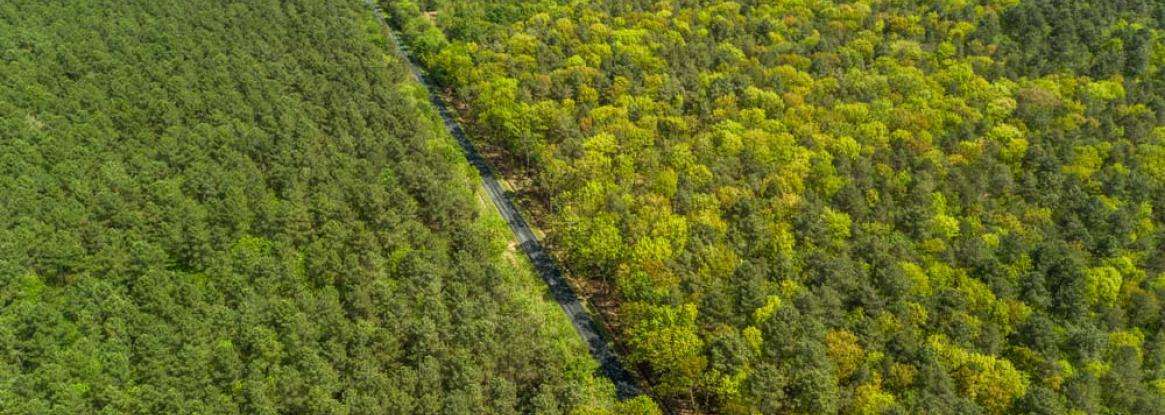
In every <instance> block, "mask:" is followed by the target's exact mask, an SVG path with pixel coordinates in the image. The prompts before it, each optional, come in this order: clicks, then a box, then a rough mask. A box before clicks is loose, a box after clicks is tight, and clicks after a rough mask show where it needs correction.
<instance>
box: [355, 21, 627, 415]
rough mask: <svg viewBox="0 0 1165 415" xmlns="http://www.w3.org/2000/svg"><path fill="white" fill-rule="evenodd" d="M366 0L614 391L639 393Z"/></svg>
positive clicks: (402, 47)
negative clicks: (425, 90)
mask: <svg viewBox="0 0 1165 415" xmlns="http://www.w3.org/2000/svg"><path fill="white" fill-rule="evenodd" d="M365 3H367V4H368V5H369V6H370V7H372V10H373V12H375V13H376V18H377V20H380V22H381V23H383V24H385V27H386V28H387V30H388V33H389V36H390V37H391V38H392V41H393V43H395V45H396V49H397V50H398V51H399V52H400V53H401V54H403V55H404V56H400V58H402V60H404V61H405V62H407V63H408V65H409V70H410V71H412V74H413V77H415V78H416V79H417V80H418V81H420V82H421V83H422V84H424V85H425V87H426V88H427V89H428V90H429V100H430V101H432V102H433V106H434V107H436V108H437V111H438V112H440V114H441V119H443V120H444V121H445V128H446V129H448V130H449V133H450V134H452V135H453V137H454V138H456V139H457V142H458V143H459V144H461V149H462V150H464V152H465V158H466V159H468V160H469V163H470V164H473V167H475V168H477V171H478V173H480V174H481V180H482V185H483V186H484V187H485V191H486V193H488V194H489V198H490V200H492V201H493V204H494V206H496V207H497V209H498V212H499V213H501V214H502V217H503V218H505V220H506V222H507V223H509V225H510V230H511V231H513V233H514V238H515V239H517V241H518V244H519V246H520V247H521V248H522V251H524V252H525V253H526V255H527V256H528V257H530V261H531V262H533V263H534V268H535V270H536V271H537V272H538V275H540V276H541V277H542V280H543V281H545V282H546V285H548V286H550V292H551V293H552V294H553V295H554V299H555V300H556V301H558V304H559V305H561V306H562V310H563V311H565V312H566V315H567V316H569V317H570V321H571V323H572V324H574V328H575V330H577V331H578V334H579V336H581V337H582V338H583V340H584V341H586V343H587V346H588V347H589V348H590V351H591V356H593V357H594V358H595V360H597V361H598V362H599V366H600V369H601V370H602V371H603V374H604V375H605V376H606V377H608V378H610V379H611V382H613V383H614V384H615V391H616V394H617V395H618V397H619V399H626V398H631V397H634V396H636V395H639V394H640V391H639V388H638V387H637V386H636V384H635V381H634V380H633V379H632V377H631V375H630V373H628V372H627V370H626V369H625V368H624V367H623V365H622V363H620V362H619V359H618V358H617V357H616V356H615V353H614V351H613V350H612V348H611V345H610V343H608V342H607V340H606V339H604V338H603V337H602V336H601V335H600V334H599V333H600V331H599V329H598V325H597V324H596V323H595V321H594V320H593V319H591V317H590V315H588V314H587V312H586V310H584V309H583V306H582V303H580V302H579V299H578V296H577V295H575V293H574V290H573V289H572V288H571V287H570V285H569V284H567V282H566V280H565V279H564V278H563V277H562V271H561V270H560V269H559V267H558V265H557V264H555V263H554V260H553V259H552V258H551V257H550V256H549V255H547V254H546V251H545V250H544V249H543V248H542V244H541V243H539V242H538V238H537V237H536V236H534V232H533V231H532V230H531V229H530V225H528V224H527V223H526V220H525V219H523V218H522V214H521V213H519V212H518V209H517V208H516V207H515V206H514V202H513V201H512V200H510V198H509V197H508V196H507V195H506V193H505V191H503V190H502V187H501V185H499V184H498V181H497V178H496V177H495V176H494V173H493V170H492V169H490V167H489V165H488V164H486V161H485V159H483V158H482V157H481V155H480V154H478V152H477V149H475V148H474V147H473V143H471V142H470V141H469V139H468V138H466V136H465V132H464V131H463V130H462V129H461V125H459V124H458V123H457V121H454V120H453V118H452V117H451V116H450V114H449V110H448V109H446V107H445V104H444V102H443V101H442V100H441V98H440V97H438V96H437V95H436V93H435V92H434V91H436V90H437V88H435V87H434V85H433V84H432V83H431V82H430V81H429V78H428V77H427V76H425V73H424V72H423V71H422V70H421V69H420V68H419V67H418V66H417V65H416V64H415V63H414V62H413V61H412V60H411V55H410V54H409V51H408V48H407V46H405V44H404V43H403V42H401V41H400V39H399V38H397V34H396V31H395V30H393V29H392V28H391V27H388V26H387V23H386V21H385V20H384V14H383V13H382V12H381V11H380V8H379V7H378V6H377V5H376V4H375V3H374V2H373V1H372V0H365Z"/></svg>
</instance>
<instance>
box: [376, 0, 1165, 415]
mask: <svg viewBox="0 0 1165 415" xmlns="http://www.w3.org/2000/svg"><path fill="white" fill-rule="evenodd" d="M385 3H386V4H389V5H390V6H393V7H390V8H393V10H397V12H396V13H397V17H396V20H397V22H398V26H399V27H401V28H402V29H403V30H404V31H405V32H406V34H407V36H406V37H408V38H409V39H411V42H412V43H413V44H415V45H417V47H418V48H419V49H420V50H422V51H425V50H427V48H429V47H431V45H436V44H447V46H445V47H444V49H443V51H441V52H438V53H437V54H436V56H437V58H430V57H426V56H427V54H428V52H424V53H422V54H421V58H422V60H423V61H424V62H425V64H426V65H428V66H429V69H430V70H431V71H432V72H433V73H434V74H439V80H440V82H442V83H443V84H444V85H446V86H448V87H450V88H451V89H452V91H451V96H453V97H455V98H456V99H457V100H458V101H459V103H461V104H464V107H463V108H464V113H463V114H462V115H464V116H465V118H466V119H469V120H472V123H471V124H472V125H471V129H472V130H474V132H476V133H477V134H475V137H478V138H480V139H481V140H483V141H486V142H488V144H491V145H494V146H496V147H497V148H500V149H501V150H504V151H505V153H506V154H507V155H508V156H509V158H510V159H511V160H512V161H511V162H509V167H512V168H511V169H506V171H514V172H517V173H518V174H521V175H524V176H525V177H526V178H529V179H531V182H532V183H533V184H534V186H532V189H531V190H530V193H531V194H532V195H533V196H535V197H531V199H538V200H541V201H543V202H542V203H543V205H542V206H540V207H542V208H544V209H542V210H540V211H545V212H548V215H547V217H546V218H544V219H546V220H545V222H544V223H547V224H549V226H548V229H547V231H548V234H549V239H550V240H551V241H552V242H553V243H554V245H555V246H556V247H558V248H559V250H560V252H559V253H560V254H561V256H562V258H564V259H565V263H566V265H567V267H568V268H569V269H570V270H571V271H572V272H574V273H575V274H576V276H577V277H579V278H585V279H590V280H595V281H598V282H601V284H594V285H595V286H600V287H604V288H606V287H610V288H611V289H610V290H605V289H604V290H601V291H599V292H600V293H606V294H608V295H609V296H610V298H605V300H606V299H609V300H613V301H610V302H609V303H613V304H615V305H616V307H615V308H617V309H616V310H614V311H615V313H614V316H613V322H614V323H615V324H613V326H614V327H616V328H617V330H618V331H619V333H617V334H619V335H620V336H619V338H620V339H621V342H622V343H623V345H624V346H626V347H627V348H628V350H629V351H630V354H631V355H632V356H636V358H637V360H638V361H640V362H642V363H644V366H645V367H646V368H647V369H649V370H648V374H647V378H648V380H649V381H652V382H653V383H655V384H656V385H657V386H659V387H657V388H655V390H654V391H655V392H656V393H657V394H658V395H660V396H661V397H662V398H664V400H665V402H666V404H668V405H672V406H675V407H677V408H680V409H696V410H704V411H710V412H723V413H757V412H760V413H832V412H854V413H880V412H888V413H1005V412H1015V413H1026V412H1031V413H1068V412H1072V411H1078V412H1083V413H1149V414H1153V413H1162V411H1163V410H1165V409H1163V408H1165V405H1163V404H1162V401H1161V398H1160V397H1159V394H1155V393H1153V392H1151V391H1153V390H1157V389H1156V388H1158V385H1159V383H1155V382H1158V379H1160V378H1161V373H1162V370H1165V361H1163V360H1161V358H1160V357H1154V356H1162V354H1161V353H1162V352H1161V349H1162V346H1160V345H1159V341H1160V340H1156V341H1157V342H1156V343H1155V342H1154V340H1152V339H1162V338H1165V331H1163V330H1165V321H1163V320H1162V315H1163V314H1162V313H1161V310H1162V309H1163V306H1162V304H1163V303H1162V301H1163V297H1162V296H1165V291H1162V288H1161V287H1162V286H1165V283H1162V282H1161V281H1162V277H1161V275H1165V274H1163V273H1165V260H1163V259H1162V258H1163V256H1162V255H1161V252H1162V247H1161V241H1162V239H1161V237H1162V236H1163V235H1162V229H1163V228H1162V227H1161V226H1160V225H1161V224H1162V223H1163V222H1165V164H1163V162H1162V157H1163V155H1165V135H1163V134H1165V133H1163V131H1165V129H1163V128H1162V127H1161V126H1162V125H1163V124H1165V76H1163V73H1162V62H1165V60H1162V57H1165V31H1163V30H1162V26H1161V22H1162V21H1165V18H1163V17H1165V7H1162V4H1163V3H1162V2H1160V1H1152V0H1129V1H1098V0H1095V1H1094V0H1070V1H1057V0H953V1H942V2H933V1H930V2H928V1H913V0H911V1H867V0H806V1H756V0H743V1H740V0H738V1H724V0H706V1H698V2H692V1H639V0H633V1H613V0H600V1H570V2H557V1H534V2H529V1H486V0H458V1H454V0H447V1H446V0H436V1H430V2H427V3H426V4H424V5H416V4H412V3H407V2H395V1H386V2H385ZM406 6H407V7H406ZM434 29H435V30H436V31H437V32H440V34H441V36H443V40H424V39H425V38H426V37H433V38H437V37H438V36H437V35H436V33H434ZM468 62H471V63H472V65H467V63H468ZM588 286H589V284H588ZM603 303H604V304H606V303H608V302H605V301H604V302H603ZM688 316H690V317H688ZM689 320H690V321H689ZM1138 330H1139V332H1140V333H1142V334H1143V336H1144V339H1145V341H1144V342H1143V343H1137V342H1130V341H1128V339H1129V336H1131V335H1129V336H1126V335H1120V336H1116V337H1113V336H1112V335H1111V334H1112V333H1134V332H1137V331H1138ZM665 339H666V341H664V340H665ZM936 339H941V340H936ZM1116 340H1119V342H1117V343H1119V344H1121V346H1120V347H1113V344H1111V343H1110V342H1112V341H1116ZM677 344H678V345H679V347H675V346H674V345H677ZM1133 345H1136V346H1135V347H1134V346H1133ZM1135 350H1140V353H1139V354H1138V353H1136V352H1135ZM1138 356H1139V357H1138ZM1154 359H1156V360H1154ZM1105 385H1120V387H1105Z"/></svg>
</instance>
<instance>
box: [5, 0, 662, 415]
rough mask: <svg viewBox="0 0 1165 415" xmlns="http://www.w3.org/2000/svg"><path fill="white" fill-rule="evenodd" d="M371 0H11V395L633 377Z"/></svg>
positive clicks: (468, 405)
mask: <svg viewBox="0 0 1165 415" xmlns="http://www.w3.org/2000/svg"><path fill="white" fill-rule="evenodd" d="M389 48H390V43H389V42H388V38H387V37H386V32H385V31H384V27H383V26H382V25H381V24H380V22H377V21H376V20H375V18H374V16H373V14H372V12H371V9H370V8H369V7H367V6H366V5H365V4H364V3H363V2H361V1H359V0H329V1H324V0H252V1H245V2H238V1H227V0H194V1H190V0H127V1H95V0H76V1H68V2H48V1H42V0H5V1H2V2H0V413H3V414H38V415H41V414H69V415H72V414H375V413H389V414H410V413H417V414H437V413H441V414H479V413H490V414H516V413H546V414H556V413H562V414H566V413H574V414H596V415H598V414H614V413H640V414H652V413H657V412H656V411H657V410H656V409H655V407H654V404H652V403H651V401H650V400H647V398H641V399H637V400H631V401H626V402H624V403H618V402H616V401H615V398H614V388H613V387H612V386H611V384H610V383H609V382H607V381H606V380H605V379H604V378H602V377H599V376H596V375H595V373H594V372H595V370H596V368H597V364H596V363H595V362H594V361H592V360H591V358H590V357H589V355H588V354H587V349H586V346H585V345H584V344H583V343H582V341H581V340H580V339H579V338H578V337H577V335H576V334H575V333H574V330H573V327H572V326H571V325H570V323H569V321H567V319H566V317H565V315H564V314H563V313H562V310H561V309H560V308H559V306H558V305H557V304H555V303H554V302H553V301H552V300H550V299H549V294H548V293H547V289H546V287H545V286H544V285H543V284H542V283H541V281H539V280H538V279H537V278H536V277H535V276H534V275H533V274H532V272H531V270H530V267H529V264H528V263H526V262H525V261H524V258H522V257H520V255H515V254H514V252H513V248H512V247H509V246H508V244H509V241H510V238H509V233H508V232H509V231H508V229H507V228H506V225H505V222H504V221H502V219H501V218H500V217H499V216H498V215H497V213H496V212H495V211H494V210H492V206H488V204H487V202H484V199H483V198H482V195H481V194H480V182H479V179H478V177H477V172H476V171H475V170H473V169H472V168H470V166H469V165H468V164H467V163H466V162H465V160H464V158H463V157H462V154H461V153H460V150H459V149H458V148H457V147H456V145H455V143H454V141H453V139H452V138H451V137H450V136H448V135H447V133H445V131H444V130H443V129H442V127H441V122H440V120H439V119H438V118H437V115H436V113H435V111H434V108H433V107H431V105H430V103H429V102H428V100H427V95H426V93H425V91H424V90H423V89H422V88H421V87H420V86H419V84H417V83H416V82H415V81H413V80H412V79H411V78H409V77H407V76H406V73H407V72H406V69H405V67H404V65H402V62H401V61H399V60H398V59H396V58H393V57H392V56H393V55H392V54H391V53H390V49H389Z"/></svg>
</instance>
